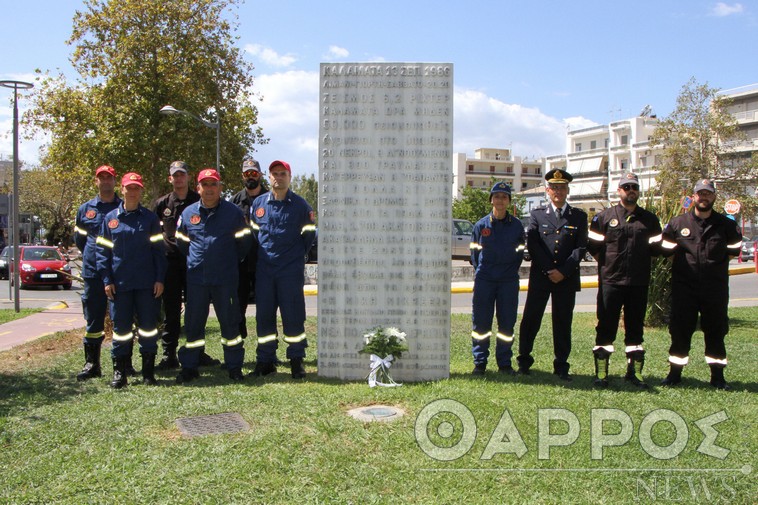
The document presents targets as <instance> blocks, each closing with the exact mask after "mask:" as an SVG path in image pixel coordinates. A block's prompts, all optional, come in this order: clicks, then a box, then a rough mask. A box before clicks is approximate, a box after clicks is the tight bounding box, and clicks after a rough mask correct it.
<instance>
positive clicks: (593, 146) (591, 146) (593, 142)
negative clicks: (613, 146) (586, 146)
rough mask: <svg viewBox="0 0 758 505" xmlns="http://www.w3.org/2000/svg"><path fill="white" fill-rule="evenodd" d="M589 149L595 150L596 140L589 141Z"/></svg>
mask: <svg viewBox="0 0 758 505" xmlns="http://www.w3.org/2000/svg"><path fill="white" fill-rule="evenodd" d="M590 149H597V140H590Z"/></svg>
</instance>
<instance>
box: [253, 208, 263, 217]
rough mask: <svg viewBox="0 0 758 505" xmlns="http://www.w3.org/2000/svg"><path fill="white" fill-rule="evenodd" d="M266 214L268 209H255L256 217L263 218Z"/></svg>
mask: <svg viewBox="0 0 758 505" xmlns="http://www.w3.org/2000/svg"><path fill="white" fill-rule="evenodd" d="M265 214H266V209H264V208H263V207H258V208H257V209H255V217H263V216H264V215H265Z"/></svg>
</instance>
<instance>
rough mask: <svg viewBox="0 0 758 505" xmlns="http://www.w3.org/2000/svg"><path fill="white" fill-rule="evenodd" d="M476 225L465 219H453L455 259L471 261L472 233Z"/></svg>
mask: <svg viewBox="0 0 758 505" xmlns="http://www.w3.org/2000/svg"><path fill="white" fill-rule="evenodd" d="M473 230H474V225H473V224H471V221H466V220H465V219H453V242H452V244H453V245H452V250H453V259H454V260H470V259H471V249H470V248H469V246H470V245H471V232H472V231H473Z"/></svg>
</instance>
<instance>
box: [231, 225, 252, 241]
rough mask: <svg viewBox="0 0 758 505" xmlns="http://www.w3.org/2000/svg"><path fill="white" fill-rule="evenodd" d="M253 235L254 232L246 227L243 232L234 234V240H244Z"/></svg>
mask: <svg viewBox="0 0 758 505" xmlns="http://www.w3.org/2000/svg"><path fill="white" fill-rule="evenodd" d="M251 233H253V232H252V231H251V230H250V228H247V227H245V228H243V229H242V230H240V231H238V232H237V233H235V234H234V238H242V237H244V236H245V235H250V234H251Z"/></svg>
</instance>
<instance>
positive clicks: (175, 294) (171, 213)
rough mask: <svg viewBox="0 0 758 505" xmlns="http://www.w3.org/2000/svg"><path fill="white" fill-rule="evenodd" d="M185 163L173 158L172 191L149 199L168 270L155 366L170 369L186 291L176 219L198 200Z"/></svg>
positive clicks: (184, 262)
mask: <svg viewBox="0 0 758 505" xmlns="http://www.w3.org/2000/svg"><path fill="white" fill-rule="evenodd" d="M188 170H189V167H188V166H187V164H186V163H185V162H183V161H179V160H177V161H174V162H173V163H171V165H170V166H169V168H168V174H169V175H168V182H169V183H171V187H172V188H173V191H171V193H168V194H166V195H163V196H162V197H160V198H158V199H157V200H156V201H155V202H154V203H153V209H152V210H153V212H154V213H155V214H157V215H158V218H159V219H160V220H161V230H162V231H163V241H164V243H165V245H166V259H167V260H168V271H167V273H166V282H165V286H164V290H163V312H164V317H165V319H164V324H163V335H162V338H161V340H162V343H163V359H161V361H160V363H158V367H157V368H158V369H159V370H170V369H173V368H177V367H179V360H178V359H177V358H176V349H177V347H178V345H179V334H180V333H181V329H182V323H181V314H182V301H183V300H184V296H185V294H186V292H187V280H186V277H187V259H186V258H185V257H184V255H183V254H182V253H181V252H180V251H179V249H178V248H177V246H176V222H177V221H178V220H179V216H181V215H182V212H184V209H186V208H187V207H188V206H189V205H190V204H193V203H195V202H197V201H198V200H200V195H199V194H197V192H196V191H193V190H191V189H190V188H189V173H188ZM214 363H215V364H218V363H219V361H218V360H215V359H214V358H211V357H210V356H208V354H207V353H205V352H203V356H201V357H200V364H201V365H212V364H214Z"/></svg>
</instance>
